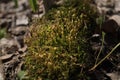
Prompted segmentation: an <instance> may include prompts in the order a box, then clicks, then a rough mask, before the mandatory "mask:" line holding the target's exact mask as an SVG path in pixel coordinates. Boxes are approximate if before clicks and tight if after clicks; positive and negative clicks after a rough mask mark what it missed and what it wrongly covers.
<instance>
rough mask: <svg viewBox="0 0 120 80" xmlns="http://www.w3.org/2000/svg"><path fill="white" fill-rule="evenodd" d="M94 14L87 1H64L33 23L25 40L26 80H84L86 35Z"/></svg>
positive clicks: (87, 50)
mask: <svg viewBox="0 0 120 80" xmlns="http://www.w3.org/2000/svg"><path fill="white" fill-rule="evenodd" d="M95 15H96V13H95V11H94V10H93V9H91V7H90V6H89V2H88V1H86V0H84V1H83V0H82V1H80V0H68V1H67V2H66V3H65V5H64V6H62V7H58V8H57V9H52V10H50V11H49V12H48V13H47V14H46V15H45V16H44V17H43V18H42V19H40V20H38V21H37V22H35V24H33V25H32V26H31V37H28V38H27V39H26V43H27V44H28V46H29V48H28V55H27V56H26V62H25V67H26V70H27V71H28V76H29V80H78V79H80V80H82V79H87V77H86V75H85V72H84V71H82V69H83V68H84V67H85V65H86V62H87V60H88V57H87V56H88V52H89V44H88V43H87V36H88V34H90V32H91V31H92V30H91V31H90V29H92V27H93V26H92V25H93V23H94V19H95V18H94V17H93V16H95ZM91 21H92V22H91Z"/></svg>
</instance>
